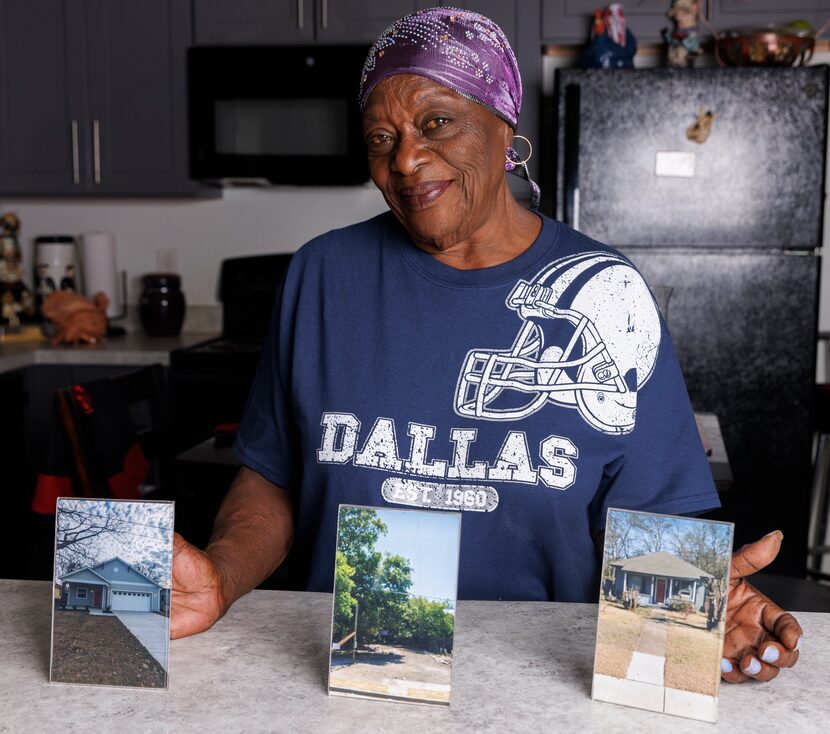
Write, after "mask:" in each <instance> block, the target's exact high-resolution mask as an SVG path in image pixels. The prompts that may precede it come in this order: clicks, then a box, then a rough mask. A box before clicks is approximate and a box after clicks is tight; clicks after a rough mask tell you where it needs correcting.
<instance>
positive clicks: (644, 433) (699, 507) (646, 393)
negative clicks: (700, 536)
mask: <svg viewBox="0 0 830 734" xmlns="http://www.w3.org/2000/svg"><path fill="white" fill-rule="evenodd" d="M662 331H663V334H662V338H661V345H660V353H659V355H658V357H657V363H656V365H655V370H654V373H653V374H652V375H651V378H650V379H649V380H648V382H647V383H646V384H644V385H643V386H642V387H641V388H640V390H639V392H638V395H637V414H636V422H635V427H634V430H632V432H631V433H630V434H628V435H627V436H626V437H625V438H624V439H623V441H624V450H623V451H622V453H621V455H620V456H619V458H618V459H617V460H616V461H614V462H613V463H612V464H611V465H609V466H606V467H605V474H604V477H603V486H602V487H600V489H599V491H598V492H597V494H596V496H595V497H594V501H593V502H592V504H591V508H590V512H591V533H592V535H595V534H596V533H597V532H599V531H601V530H603V529H604V528H605V518H606V513H607V510H608V508H609V507H617V508H620V509H627V510H638V511H644V512H657V513H664V514H669V515H681V514H686V515H695V514H700V513H702V512H705V511H707V510H711V509H715V508H717V507H720V501H719V500H718V494H717V490H716V489H715V484H714V480H713V479H712V472H711V470H710V468H709V462H708V460H707V458H706V453H705V452H704V450H703V445H702V443H701V440H700V434H699V433H698V429H697V424H696V422H695V419H694V414H693V412H692V406H691V403H690V402H689V396H688V393H687V392H686V385H685V383H684V380H683V375H682V373H681V371H680V365H679V364H678V361H677V356H676V354H675V351H674V347H673V345H672V342H671V337H670V336H669V333H668V330H667V329H666V327H665V325H663V326H662Z"/></svg>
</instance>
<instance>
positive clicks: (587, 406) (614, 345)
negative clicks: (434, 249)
mask: <svg viewBox="0 0 830 734" xmlns="http://www.w3.org/2000/svg"><path fill="white" fill-rule="evenodd" d="M506 303H507V307H508V308H510V309H512V310H514V311H516V313H517V314H518V315H519V318H521V320H522V326H521V328H520V329H519V333H518V335H517V336H516V339H515V341H514V342H513V346H512V347H511V348H510V349H507V350H495V349H490V350H488V349H474V350H471V351H470V352H468V353H467V357H466V359H465V360H464V365H463V366H462V368H461V374H460V375H459V378H458V385H457V387H456V394H455V412H456V413H457V414H458V415H461V416H466V417H470V418H479V419H485V420H517V419H521V418H527V417H528V416H530V415H533V414H534V413H536V412H537V411H538V410H541V409H542V408H543V407H544V406H545V405H547V404H548V403H552V404H555V405H560V406H564V407H567V408H572V409H575V410H577V411H579V414H580V415H581V416H582V417H583V418H584V419H585V421H587V422H588V423H589V424H590V425H591V426H593V427H594V428H595V429H596V430H598V431H602V432H603V433H608V434H625V433H629V432H630V431H631V430H632V429H633V428H634V424H635V420H636V410H637V391H638V390H639V389H640V388H641V387H642V386H643V385H644V384H645V383H646V381H647V380H648V379H649V377H651V373H652V372H653V370H654V364H655V362H656V361H657V354H658V352H659V349H660V317H659V315H658V312H657V306H656V305H655V302H654V298H653V297H652V295H651V292H650V291H649V289H648V286H647V285H646V283H645V281H644V280H643V278H642V276H641V275H640V274H639V273H638V272H637V271H636V270H635V269H634V267H632V265H631V264H630V263H629V262H628V261H627V260H625V259H624V258H622V257H621V256H619V255H615V254H612V253H606V252H589V253H582V254H579V255H572V256H569V257H565V258H562V259H560V260H557V261H555V262H553V263H552V264H551V265H549V266H548V267H546V268H545V269H544V270H542V271H541V272H539V273H538V274H537V275H536V277H534V278H533V279H532V280H531V281H530V282H527V281H523V280H521V281H519V282H518V283H517V284H516V285H515V286H514V288H513V290H512V291H511V293H510V295H509V296H508V297H507V302H506Z"/></svg>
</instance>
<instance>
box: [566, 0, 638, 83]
mask: <svg viewBox="0 0 830 734" xmlns="http://www.w3.org/2000/svg"><path fill="white" fill-rule="evenodd" d="M636 53H637V41H636V39H635V38H634V34H633V33H632V32H631V31H630V30H629V29H628V28H626V23H625V14H624V13H623V6H622V5H621V4H620V3H611V5H609V6H608V7H607V8H606V9H605V10H596V11H594V22H593V25H592V26H591V40H590V41H589V42H588V45H587V46H586V47H585V51H584V52H583V53H582V58H581V59H580V62H579V65H580V66H581V67H582V68H583V69H631V68H633V67H634V54H636Z"/></svg>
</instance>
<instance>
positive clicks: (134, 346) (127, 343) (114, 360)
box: [0, 333, 217, 372]
mask: <svg viewBox="0 0 830 734" xmlns="http://www.w3.org/2000/svg"><path fill="white" fill-rule="evenodd" d="M213 336H217V335H216V334H203V333H193V334H180V335H179V336H171V337H151V336H145V335H144V334H141V333H130V334H127V335H126V336H119V337H113V338H112V339H108V340H107V341H104V342H101V343H100V344H82V345H79V346H67V345H61V346H53V345H52V344H51V343H50V342H13V343H8V344H6V343H0V372H8V371H9V370H14V369H19V368H21V367H28V366H29V365H33V364H92V365H133V364H135V365H147V364H155V363H156V362H159V363H161V364H164V365H167V364H170V352H172V351H173V350H174V349H179V348H181V347H187V346H190V345H191V344H197V343H198V342H201V341H205V340H207V339H210V338H212V337H213Z"/></svg>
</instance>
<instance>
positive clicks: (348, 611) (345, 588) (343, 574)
mask: <svg viewBox="0 0 830 734" xmlns="http://www.w3.org/2000/svg"><path fill="white" fill-rule="evenodd" d="M353 576H354V568H352V567H351V566H350V565H349V562H348V561H347V560H346V556H345V555H343V553H341V552H340V551H337V554H336V555H335V561H334V639H333V640H332V642H338V641H339V640H342V639H343V638H344V637H345V636H346V635H347V634H349V632H351V631H352V630H353V629H354V614H355V604H356V603H357V600H356V599H355V598H354V596H352V591H354V581H353V580H352V577H353Z"/></svg>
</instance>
